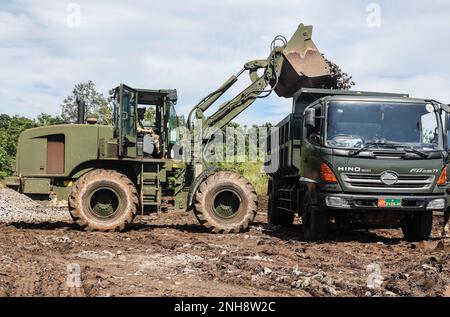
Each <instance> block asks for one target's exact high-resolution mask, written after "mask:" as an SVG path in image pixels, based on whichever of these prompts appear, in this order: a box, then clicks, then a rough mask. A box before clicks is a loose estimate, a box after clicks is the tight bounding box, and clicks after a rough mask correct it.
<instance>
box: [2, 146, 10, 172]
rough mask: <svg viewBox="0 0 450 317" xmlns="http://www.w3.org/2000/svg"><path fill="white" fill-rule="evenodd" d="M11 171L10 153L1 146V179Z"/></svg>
mask: <svg viewBox="0 0 450 317" xmlns="http://www.w3.org/2000/svg"><path fill="white" fill-rule="evenodd" d="M9 173H10V166H9V160H8V153H6V151H5V149H4V148H3V147H0V179H3V178H5V177H6V176H8V175H9Z"/></svg>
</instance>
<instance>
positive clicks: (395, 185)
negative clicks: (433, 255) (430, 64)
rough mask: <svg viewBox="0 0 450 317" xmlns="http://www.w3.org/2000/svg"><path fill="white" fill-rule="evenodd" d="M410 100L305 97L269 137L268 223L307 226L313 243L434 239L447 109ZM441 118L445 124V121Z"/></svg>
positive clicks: (322, 92)
mask: <svg viewBox="0 0 450 317" xmlns="http://www.w3.org/2000/svg"><path fill="white" fill-rule="evenodd" d="M448 108H449V107H448V106H446V105H444V104H442V103H440V102H437V101H434V100H428V99H416V98H410V97H409V96H408V95H407V94H389V93H377V92H363V91H342V90H327V89H301V90H300V91H299V92H297V93H296V94H295V96H294V98H293V110H292V113H291V114H290V115H289V116H287V117H286V118H285V119H284V120H283V121H282V122H280V123H279V124H278V126H277V128H278V130H277V132H276V133H274V134H272V135H271V136H270V138H271V139H272V140H271V141H268V142H272V143H273V139H276V140H277V141H279V142H278V144H275V145H274V146H272V147H269V148H268V151H267V163H266V166H265V170H266V172H267V173H268V174H269V176H270V181H269V211H268V221H269V222H270V223H271V224H274V225H281V226H290V225H292V223H293V221H294V218H295V216H296V215H299V216H300V217H301V219H302V225H303V232H304V235H305V238H306V239H307V240H312V241H320V240H324V239H326V238H327V235H328V233H329V231H330V228H332V227H334V228H337V229H338V230H341V231H342V230H349V229H355V228H356V229H363V230H365V229H372V228H375V229H377V228H402V230H403V234H404V237H405V239H407V240H409V241H421V240H427V239H429V237H430V233H431V231H432V224H433V212H434V211H442V210H444V209H445V208H446V206H447V196H446V186H447V176H448V170H447V167H448V163H449V153H448V146H447V145H448V137H447V134H448V132H447V131H448V130H449V128H448V113H447V112H448V110H449V109H448ZM443 118H447V119H446V120H443Z"/></svg>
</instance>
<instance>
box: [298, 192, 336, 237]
mask: <svg viewBox="0 0 450 317" xmlns="http://www.w3.org/2000/svg"><path fill="white" fill-rule="evenodd" d="M329 221H330V218H329V215H328V212H327V211H326V210H317V209H315V210H313V208H312V203H311V197H310V196H309V194H306V196H305V198H304V199H303V209H302V227H303V235H304V237H305V240H307V241H313V242H319V241H324V240H326V238H327V235H328V226H329Z"/></svg>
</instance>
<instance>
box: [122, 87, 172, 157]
mask: <svg viewBox="0 0 450 317" xmlns="http://www.w3.org/2000/svg"><path fill="white" fill-rule="evenodd" d="M114 101H115V102H114V137H115V138H116V139H117V140H118V152H119V153H118V155H119V157H125V158H145V159H160V158H165V157H167V156H168V153H169V152H170V148H171V147H172V146H173V144H175V143H177V141H178V140H177V138H176V133H174V132H173V131H176V130H177V129H176V128H177V123H178V122H177V115H176V112H175V105H176V103H177V91H176V90H147V89H134V88H131V87H129V86H126V85H123V84H122V85H120V86H119V87H117V88H116V89H115V90H114ZM139 109H145V115H144V118H143V119H142V120H140V119H139V118H138V111H139ZM139 122H141V123H142V125H143V126H144V128H146V129H150V128H151V129H152V130H153V131H154V133H155V134H156V135H158V136H159V140H160V152H159V153H157V154H155V153H154V152H152V151H151V150H149V149H151V148H152V147H151V144H150V143H149V142H151V140H149V138H148V137H147V136H146V135H144V134H143V133H138V125H139ZM174 135H175V137H174Z"/></svg>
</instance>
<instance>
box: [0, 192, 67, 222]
mask: <svg viewBox="0 0 450 317" xmlns="http://www.w3.org/2000/svg"><path fill="white" fill-rule="evenodd" d="M71 221H72V220H71V218H70V215H69V212H68V211H67V209H60V208H55V209H51V208H47V207H43V206H42V205H40V204H38V203H37V202H35V201H33V200H32V199H30V198H29V197H27V196H25V195H21V194H19V193H18V192H16V191H14V190H12V189H8V188H0V223H7V224H10V223H21V222H24V223H45V222H51V223H54V222H71Z"/></svg>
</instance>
